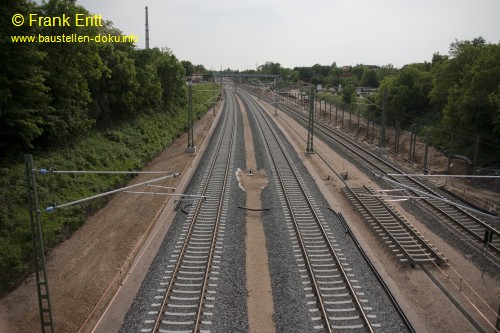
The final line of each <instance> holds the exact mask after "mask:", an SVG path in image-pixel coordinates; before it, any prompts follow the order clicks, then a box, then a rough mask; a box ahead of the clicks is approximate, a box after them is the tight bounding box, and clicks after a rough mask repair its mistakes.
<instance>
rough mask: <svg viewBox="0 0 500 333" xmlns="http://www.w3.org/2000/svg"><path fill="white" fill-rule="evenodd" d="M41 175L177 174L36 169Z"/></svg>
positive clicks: (171, 172)
mask: <svg viewBox="0 0 500 333" xmlns="http://www.w3.org/2000/svg"><path fill="white" fill-rule="evenodd" d="M33 171H34V172H38V173H39V174H41V175H46V174H50V173H60V174H166V173H170V174H175V173H174V172H173V171H112V170H110V171H107V170H51V169H34V170H33Z"/></svg>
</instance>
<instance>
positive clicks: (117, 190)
mask: <svg viewBox="0 0 500 333" xmlns="http://www.w3.org/2000/svg"><path fill="white" fill-rule="evenodd" d="M178 175H180V173H172V174H170V175H167V176H163V177H159V178H156V179H152V180H148V181H145V182H142V183H138V184H134V185H129V186H125V187H122V188H119V189H116V190H112V191H108V192H104V193H101V194H96V195H93V196H90V197H87V198H83V199H79V200H75V201H71V202H68V203H65V204H62V205H54V206H49V207H47V208H45V211H46V212H52V211H54V210H55V209H59V208H63V207H68V206H72V205H76V204H79V203H82V202H85V201H89V200H93V199H97V198H100V197H104V196H107V195H110V194H113V193H118V192H123V191H125V190H128V189H131V188H135V187H139V186H143V185H147V184H149V183H152V182H157V181H160V180H164V179H168V178H172V177H177V176H178Z"/></svg>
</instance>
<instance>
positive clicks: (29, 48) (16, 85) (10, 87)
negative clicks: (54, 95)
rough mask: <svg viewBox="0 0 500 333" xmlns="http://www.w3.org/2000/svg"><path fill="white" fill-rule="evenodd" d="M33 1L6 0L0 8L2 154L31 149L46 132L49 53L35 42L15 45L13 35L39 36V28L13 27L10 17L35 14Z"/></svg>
mask: <svg viewBox="0 0 500 333" xmlns="http://www.w3.org/2000/svg"><path fill="white" fill-rule="evenodd" d="M36 12H37V9H36V7H35V6H34V4H33V3H32V2H29V1H25V0H21V1H13V0H7V1H3V3H2V5H1V6H0V27H2V28H1V30H0V44H1V46H0V63H1V66H0V153H1V154H0V155H5V154H6V153H8V152H12V151H14V150H16V149H25V148H32V147H33V141H34V140H35V139H37V138H38V137H40V136H41V135H42V133H43V119H44V115H46V114H50V113H52V112H53V108H52V107H50V106H49V103H50V95H49V88H48V87H47V86H46V84H45V81H46V78H47V76H48V75H49V73H48V72H47V71H45V70H44V69H43V67H42V64H43V61H44V60H45V59H46V54H45V53H44V52H43V51H41V50H40V48H39V45H37V44H35V43H13V42H12V41H11V36H15V35H20V36H21V35H24V36H30V35H31V36H36V34H37V33H38V29H36V28H31V27H27V26H20V27H14V26H13V25H12V23H11V17H12V16H13V15H14V14H16V13H19V14H23V15H25V16H26V15H28V14H30V13H36Z"/></svg>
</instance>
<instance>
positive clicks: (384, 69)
mask: <svg viewBox="0 0 500 333" xmlns="http://www.w3.org/2000/svg"><path fill="white" fill-rule="evenodd" d="M250 72H260V73H266V74H278V75H281V76H282V77H284V78H287V79H288V81H289V82H298V81H299V80H303V81H305V82H308V83H312V84H314V85H317V84H321V85H323V87H324V88H327V89H328V88H334V89H335V91H336V93H338V94H340V95H341V96H342V99H343V102H344V103H345V104H347V105H349V104H354V103H356V102H357V99H356V91H355V88H356V87H372V88H378V89H377V92H376V93H375V94H374V95H369V96H367V99H368V104H371V106H370V107H369V108H368V110H369V112H371V113H372V114H373V116H374V117H378V118H380V117H381V112H380V110H381V108H384V107H385V108H386V110H387V124H388V125H391V126H392V125H394V123H395V121H396V120H398V119H399V120H400V121H401V122H402V123H403V124H406V126H407V127H409V126H411V124H418V125H421V126H422V127H423V126H425V127H426V128H428V129H431V130H433V133H434V134H435V137H434V140H435V141H441V142H442V141H443V140H445V138H443V135H444V134H443V133H444V132H445V130H447V131H448V132H449V131H456V132H460V133H463V135H464V136H469V137H470V136H475V135H479V136H481V137H483V138H484V139H486V140H489V141H490V142H494V143H496V144H498V143H499V142H500V44H498V43H497V44H494V43H487V42H486V41H485V40H484V38H482V37H478V38H475V39H473V40H471V41H468V40H465V41H458V40H456V41H455V42H453V43H451V45H450V50H449V54H448V55H440V54H439V53H436V54H434V55H433V56H432V61H431V62H424V63H416V64H408V65H406V66H403V67H402V68H399V69H398V68H394V67H393V66H392V65H386V66H374V65H362V64H361V65H356V66H352V67H351V66H346V67H338V66H337V65H336V63H333V64H332V65H330V66H323V65H319V64H316V65H314V66H310V67H295V68H293V69H290V68H283V67H282V66H281V65H280V64H279V63H274V62H267V63H266V64H264V65H262V66H259V68H258V69H257V70H256V71H250ZM339 88H340V91H339ZM375 105H376V106H375ZM444 136H445V135H444Z"/></svg>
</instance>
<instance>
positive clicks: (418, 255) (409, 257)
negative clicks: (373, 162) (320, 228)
mask: <svg viewBox="0 0 500 333" xmlns="http://www.w3.org/2000/svg"><path fill="white" fill-rule="evenodd" d="M343 191H344V193H345V195H346V196H347V197H348V198H349V199H350V200H351V201H352V203H353V204H354V206H355V207H356V208H357V209H358V210H359V211H360V213H361V214H362V215H363V216H364V217H365V218H366V219H367V220H368V222H369V223H370V224H371V225H372V227H373V228H374V229H375V231H376V232H377V233H378V234H379V235H380V236H381V237H382V239H383V240H384V242H386V243H387V245H388V246H389V247H390V248H391V249H392V252H394V254H395V255H396V256H397V257H398V258H399V260H400V261H402V262H407V263H409V264H410V265H412V266H415V265H416V264H419V265H422V264H429V263H433V262H435V263H436V264H438V265H440V264H442V263H445V262H446V259H445V258H444V257H443V255H442V254H441V253H439V252H438V251H437V249H435V248H434V246H433V245H432V244H430V243H429V242H428V241H427V240H426V239H425V238H424V237H423V236H422V235H421V234H420V233H419V232H418V231H417V230H416V229H415V228H414V227H413V226H412V225H411V224H410V223H409V222H408V221H406V219H405V218H404V217H403V216H402V215H400V214H398V213H397V212H396V211H395V209H393V208H392V207H390V206H389V205H387V204H386V203H385V202H384V201H383V200H381V199H380V198H379V197H377V196H374V195H375V192H374V191H373V190H371V189H369V188H368V187H366V186H363V187H360V188H350V187H347V186H346V187H344V188H343Z"/></svg>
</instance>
